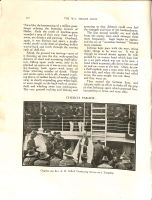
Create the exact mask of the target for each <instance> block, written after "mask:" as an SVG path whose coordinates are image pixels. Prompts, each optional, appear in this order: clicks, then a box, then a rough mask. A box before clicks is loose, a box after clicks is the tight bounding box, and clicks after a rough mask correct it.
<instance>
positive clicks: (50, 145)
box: [45, 132, 54, 157]
mask: <svg viewBox="0 0 152 200" xmlns="http://www.w3.org/2000/svg"><path fill="white" fill-rule="evenodd" d="M53 140H54V136H53V135H52V133H51V132H50V133H48V136H47V141H46V143H45V144H46V149H47V153H48V154H49V155H50V157H51V156H53V153H54V145H53Z"/></svg>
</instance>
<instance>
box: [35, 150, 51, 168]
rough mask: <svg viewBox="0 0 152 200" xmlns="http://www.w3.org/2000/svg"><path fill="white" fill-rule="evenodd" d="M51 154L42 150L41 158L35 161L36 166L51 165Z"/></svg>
mask: <svg viewBox="0 0 152 200" xmlns="http://www.w3.org/2000/svg"><path fill="white" fill-rule="evenodd" d="M49 157H50V156H49V154H47V153H46V152H40V155H39V159H38V160H36V161H35V162H34V165H35V166H49V162H50V161H49Z"/></svg>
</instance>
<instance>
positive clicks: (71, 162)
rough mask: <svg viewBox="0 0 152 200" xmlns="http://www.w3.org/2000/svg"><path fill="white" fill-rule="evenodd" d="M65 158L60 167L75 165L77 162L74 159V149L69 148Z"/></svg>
mask: <svg viewBox="0 0 152 200" xmlns="http://www.w3.org/2000/svg"><path fill="white" fill-rule="evenodd" d="M64 156H65V159H64V160H61V161H60V164H59V167H74V166H76V162H75V161H74V159H73V156H72V151H71V150H67V151H66V153H65V154H64Z"/></svg>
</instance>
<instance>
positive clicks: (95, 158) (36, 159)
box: [23, 130, 135, 170]
mask: <svg viewBox="0 0 152 200" xmlns="http://www.w3.org/2000/svg"><path fill="white" fill-rule="evenodd" d="M89 142H90V139H89V138H88V136H87V134H86V133H85V134H84V136H83V137H82V138H81V139H80V140H79V142H78V143H79V145H78V151H77V155H76V157H75V156H74V151H75V148H73V145H72V146H71V147H69V148H68V149H67V148H66V142H65V139H64V138H63V137H62V136H61V133H60V132H53V133H51V131H47V132H44V131H43V130H38V131H32V132H31V133H30V135H29V138H28V141H27V143H26V145H25V146H26V148H24V149H23V150H24V151H23V165H24V166H50V167H74V166H77V167H93V168H104V169H112V168H114V169H123V170H135V160H134V156H133V155H129V156H128V155H126V153H123V154H121V155H120V154H119V153H118V151H117V150H114V149H110V148H109V147H107V146H104V145H103V144H102V142H101V141H99V140H98V141H95V142H94V144H93V145H92V146H93V154H92V158H91V161H90V162H88V155H89V154H88V152H87V151H89V150H88V146H89ZM80 160H81V161H80Z"/></svg>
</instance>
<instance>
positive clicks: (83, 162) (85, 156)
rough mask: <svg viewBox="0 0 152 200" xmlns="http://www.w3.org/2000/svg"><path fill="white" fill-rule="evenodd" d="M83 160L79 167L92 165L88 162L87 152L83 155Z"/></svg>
mask: <svg viewBox="0 0 152 200" xmlns="http://www.w3.org/2000/svg"><path fill="white" fill-rule="evenodd" d="M81 161H82V162H81V163H78V164H77V167H88V168H90V167H92V165H91V164H90V163H88V162H87V154H86V153H83V154H82V155H81Z"/></svg>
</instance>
